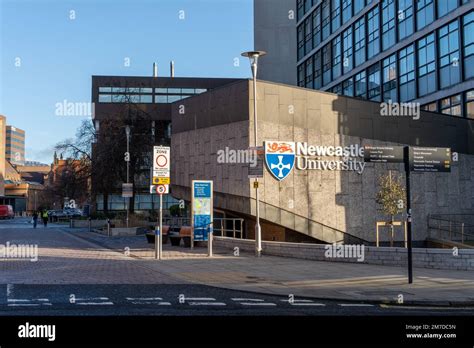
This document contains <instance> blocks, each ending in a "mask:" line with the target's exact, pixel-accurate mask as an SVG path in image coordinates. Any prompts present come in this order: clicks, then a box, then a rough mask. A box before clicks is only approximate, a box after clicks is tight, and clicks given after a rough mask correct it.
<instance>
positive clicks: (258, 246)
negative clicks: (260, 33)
mask: <svg viewBox="0 0 474 348" xmlns="http://www.w3.org/2000/svg"><path fill="white" fill-rule="evenodd" d="M266 54H267V52H265V51H249V52H244V53H242V56H243V57H247V58H248V59H249V60H250V66H251V68H252V76H253V115H254V116H253V117H254V120H253V132H254V133H253V134H254V145H255V149H256V148H257V146H258V144H259V143H258V128H257V126H258V125H257V120H258V118H257V67H258V58H259V57H263V56H264V55H266ZM254 187H255V202H256V205H257V206H256V218H257V223H256V224H255V255H256V256H257V257H260V256H261V255H262V229H261V227H260V207H259V204H260V199H259V194H258V178H255V182H254Z"/></svg>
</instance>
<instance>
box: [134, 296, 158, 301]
mask: <svg viewBox="0 0 474 348" xmlns="http://www.w3.org/2000/svg"><path fill="white" fill-rule="evenodd" d="M126 299H127V300H128V301H161V300H163V298H161V297H126Z"/></svg>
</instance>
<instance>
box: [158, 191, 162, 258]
mask: <svg viewBox="0 0 474 348" xmlns="http://www.w3.org/2000/svg"><path fill="white" fill-rule="evenodd" d="M159 248H160V260H162V259H163V195H160V238H159Z"/></svg>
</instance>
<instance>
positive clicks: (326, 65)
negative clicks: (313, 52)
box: [323, 44, 331, 86]
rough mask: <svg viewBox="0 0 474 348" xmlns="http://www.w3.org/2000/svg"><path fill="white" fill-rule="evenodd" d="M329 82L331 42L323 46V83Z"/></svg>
mask: <svg viewBox="0 0 474 348" xmlns="http://www.w3.org/2000/svg"><path fill="white" fill-rule="evenodd" d="M330 82H331V44H327V45H326V46H324V47H323V85H324V86H325V85H327V84H328V83H330Z"/></svg>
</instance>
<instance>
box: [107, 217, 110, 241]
mask: <svg viewBox="0 0 474 348" xmlns="http://www.w3.org/2000/svg"><path fill="white" fill-rule="evenodd" d="M107 237H110V219H107Z"/></svg>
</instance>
